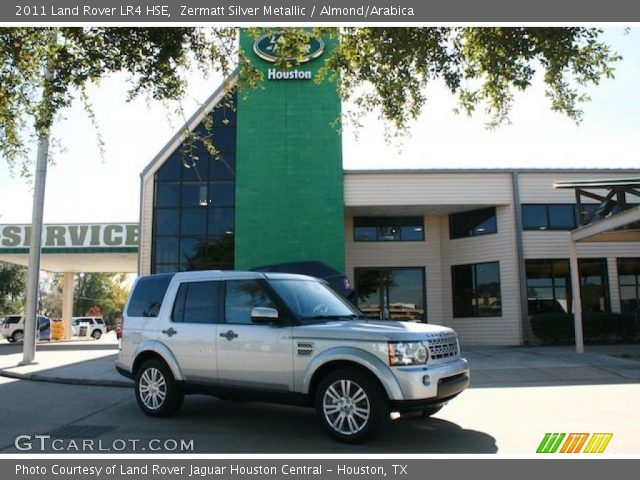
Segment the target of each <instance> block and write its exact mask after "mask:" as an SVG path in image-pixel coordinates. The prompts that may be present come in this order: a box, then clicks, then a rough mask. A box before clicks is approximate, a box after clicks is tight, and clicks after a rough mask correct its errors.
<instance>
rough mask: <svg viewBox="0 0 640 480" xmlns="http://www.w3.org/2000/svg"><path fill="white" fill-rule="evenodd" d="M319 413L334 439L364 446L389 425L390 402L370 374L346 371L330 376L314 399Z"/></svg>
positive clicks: (324, 379)
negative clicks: (363, 444)
mask: <svg viewBox="0 0 640 480" xmlns="http://www.w3.org/2000/svg"><path fill="white" fill-rule="evenodd" d="M315 404H316V413H317V415H318V417H320V422H321V423H322V426H323V427H324V429H325V430H326V431H327V433H328V434H329V435H330V436H331V437H333V438H334V439H336V440H338V441H340V442H345V443H362V442H364V441H366V440H369V439H370V438H373V437H374V436H375V435H376V434H377V433H379V432H380V431H381V430H382V429H383V428H384V427H385V426H386V424H387V423H388V422H389V399H388V398H387V394H386V392H385V391H384V389H383V388H382V387H381V386H380V384H379V383H378V382H377V380H376V379H375V378H374V377H373V376H372V375H371V374H369V373H367V372H365V371H362V370H360V369H358V368H353V367H346V368H340V369H337V370H334V371H332V372H330V373H328V374H327V375H326V376H325V377H324V378H323V379H322V380H321V381H320V384H319V385H318V389H317V390H316V395H315Z"/></svg>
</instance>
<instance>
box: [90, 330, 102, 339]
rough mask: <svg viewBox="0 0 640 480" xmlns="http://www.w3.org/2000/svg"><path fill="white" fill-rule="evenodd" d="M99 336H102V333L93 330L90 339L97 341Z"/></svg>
mask: <svg viewBox="0 0 640 480" xmlns="http://www.w3.org/2000/svg"><path fill="white" fill-rule="evenodd" d="M101 336H102V331H100V330H94V331H93V333H92V334H91V337H92V338H93V339H95V340H99V339H100V337H101Z"/></svg>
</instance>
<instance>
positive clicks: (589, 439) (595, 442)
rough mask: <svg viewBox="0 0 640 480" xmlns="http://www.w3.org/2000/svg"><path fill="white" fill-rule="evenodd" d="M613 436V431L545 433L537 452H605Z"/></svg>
mask: <svg viewBox="0 0 640 480" xmlns="http://www.w3.org/2000/svg"><path fill="white" fill-rule="evenodd" d="M565 437H566V439H565ZM611 437H613V433H570V434H568V435H567V434H566V433H545V434H544V438H543V439H542V442H540V445H538V449H537V450H536V453H603V452H604V450H605V449H606V448H607V445H609V442H610V441H611ZM563 440H564V443H563ZM560 445H562V447H561V446H560ZM582 447H584V450H583V448H582ZM558 449H559V450H558Z"/></svg>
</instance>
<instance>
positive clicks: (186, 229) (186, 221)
mask: <svg viewBox="0 0 640 480" xmlns="http://www.w3.org/2000/svg"><path fill="white" fill-rule="evenodd" d="M180 227H181V233H182V235H206V234H207V209H206V208H185V209H184V210H182V218H181V220H180Z"/></svg>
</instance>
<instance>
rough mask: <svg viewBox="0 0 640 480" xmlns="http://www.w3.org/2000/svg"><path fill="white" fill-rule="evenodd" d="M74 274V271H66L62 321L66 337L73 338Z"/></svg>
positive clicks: (63, 288) (63, 287)
mask: <svg viewBox="0 0 640 480" xmlns="http://www.w3.org/2000/svg"><path fill="white" fill-rule="evenodd" d="M73 276H74V272H64V283H63V286H62V323H64V338H65V339H69V338H71V317H72V316H73Z"/></svg>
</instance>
